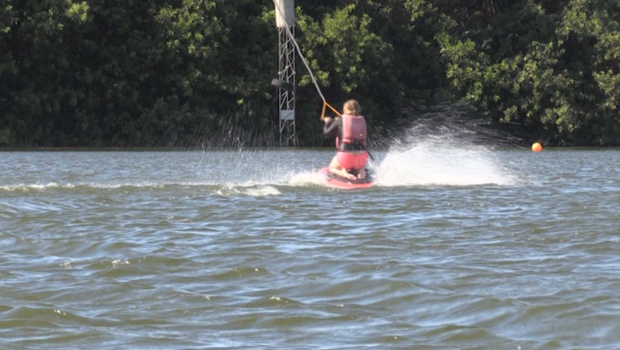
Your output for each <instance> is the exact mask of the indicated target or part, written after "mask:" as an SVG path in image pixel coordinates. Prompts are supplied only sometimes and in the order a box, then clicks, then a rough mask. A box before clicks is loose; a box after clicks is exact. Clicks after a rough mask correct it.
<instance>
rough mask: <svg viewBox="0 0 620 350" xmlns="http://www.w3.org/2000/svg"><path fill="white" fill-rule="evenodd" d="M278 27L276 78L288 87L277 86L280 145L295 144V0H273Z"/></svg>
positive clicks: (296, 143) (296, 142)
mask: <svg viewBox="0 0 620 350" xmlns="http://www.w3.org/2000/svg"><path fill="white" fill-rule="evenodd" d="M274 4H275V6H276V25H277V27H278V53H279V63H278V79H279V80H280V81H281V82H284V83H286V84H287V86H288V87H290V88H289V89H283V88H279V89H278V93H279V98H278V100H279V107H280V110H279V119H280V146H281V147H282V146H297V145H298V141H297V134H296V130H295V83H296V73H295V72H296V71H295V43H294V40H295V1H294V0H274Z"/></svg>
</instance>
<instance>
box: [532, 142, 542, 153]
mask: <svg viewBox="0 0 620 350" xmlns="http://www.w3.org/2000/svg"><path fill="white" fill-rule="evenodd" d="M532 151H534V152H540V151H542V145H541V144H540V143H538V142H534V143H533V144H532Z"/></svg>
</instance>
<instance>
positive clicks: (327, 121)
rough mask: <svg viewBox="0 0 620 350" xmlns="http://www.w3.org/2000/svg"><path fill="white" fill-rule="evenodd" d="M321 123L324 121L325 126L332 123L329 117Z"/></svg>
mask: <svg viewBox="0 0 620 350" xmlns="http://www.w3.org/2000/svg"><path fill="white" fill-rule="evenodd" d="M323 121H325V124H327V123H331V122H332V118H330V117H325V119H323Z"/></svg>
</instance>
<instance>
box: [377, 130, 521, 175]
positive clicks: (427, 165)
mask: <svg viewBox="0 0 620 350" xmlns="http://www.w3.org/2000/svg"><path fill="white" fill-rule="evenodd" d="M375 170H376V172H377V175H378V185H379V186H416V185H447V186H472V185H486V184H495V185H513V184H514V183H515V177H514V176H513V175H511V174H510V173H509V172H508V171H507V170H506V169H504V168H502V166H501V165H500V164H499V162H498V160H497V159H496V157H494V156H493V153H492V152H491V150H489V149H487V148H484V147H480V146H472V145H470V144H456V143H455V142H454V141H451V140H450V138H449V137H431V138H426V139H425V140H420V141H418V142H416V143H410V144H405V145H403V144H397V145H394V146H392V147H391V149H390V150H389V151H388V152H387V154H386V155H385V157H384V158H383V159H382V160H381V161H380V163H379V165H378V166H376V167H375Z"/></svg>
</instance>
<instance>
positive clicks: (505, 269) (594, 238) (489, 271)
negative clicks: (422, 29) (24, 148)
mask: <svg viewBox="0 0 620 350" xmlns="http://www.w3.org/2000/svg"><path fill="white" fill-rule="evenodd" d="M376 153H377V154H375V157H376V159H375V160H374V162H373V167H374V168H375V169H376V171H377V174H378V176H379V182H378V184H377V186H375V187H373V188H370V189H365V190H353V191H351V190H338V189H333V188H328V187H326V186H324V184H323V183H322V180H321V179H320V178H319V177H318V176H317V175H316V174H315V172H316V170H318V169H319V168H320V167H322V166H323V165H324V164H327V162H328V161H329V159H330V157H331V155H332V152H331V151H328V150H303V149H292V150H260V151H248V150H246V151H207V152H198V151H195V152H194V151H185V152H3V153H0V170H1V171H0V223H1V225H0V249H1V252H2V253H1V254H0V348H2V349H513V350H518V349H596V350H600V349H610V350H611V349H614V350H615V349H618V348H619V346H620V345H619V344H620V254H619V252H620V209H619V203H620V150H553V149H545V150H544V151H543V152H540V153H533V152H531V151H529V150H523V149H509V150H507V149H500V150H496V149H485V148H482V147H473V146H465V147H463V146H459V147H456V146H450V145H445V144H443V145H442V144H436V143H435V144H433V143H421V144H417V145H410V146H402V145H401V147H399V148H394V149H391V150H388V151H384V152H376Z"/></svg>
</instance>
